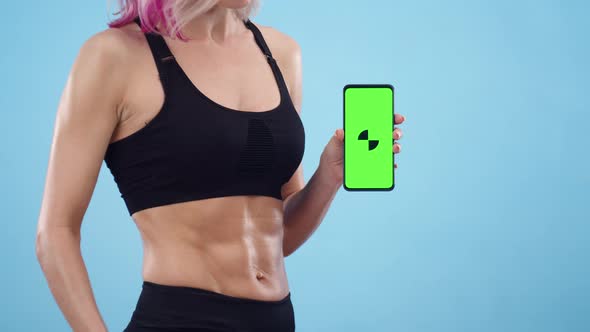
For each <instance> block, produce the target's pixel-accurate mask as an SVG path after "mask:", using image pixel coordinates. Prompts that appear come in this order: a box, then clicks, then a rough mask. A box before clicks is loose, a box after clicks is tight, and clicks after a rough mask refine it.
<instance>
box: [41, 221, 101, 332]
mask: <svg viewBox="0 0 590 332" xmlns="http://www.w3.org/2000/svg"><path fill="white" fill-rule="evenodd" d="M36 251H37V259H38V261H39V264H40V265H41V268H42V270H43V273H44V274H45V278H46V279H47V282H48V285H49V288H50V290H51V292H52V294H53V296H54V298H55V300H56V302H57V304H58V306H59V307H60V309H61V311H62V313H63V314H64V316H65V318H66V320H67V321H68V323H69V324H70V326H71V328H72V330H73V331H74V332H104V331H107V328H106V326H105V324H104V321H103V320H102V317H101V316H100V313H99V311H98V308H97V305H96V302H95V299H94V295H93V293H92V289H91V285H90V280H89V278H88V272H87V270H86V266H85V264H84V261H83V259H82V254H81V250H80V234H79V232H75V231H73V230H71V229H69V228H67V227H61V228H53V229H51V230H45V231H43V232H40V233H39V234H38V235H37V243H36Z"/></svg>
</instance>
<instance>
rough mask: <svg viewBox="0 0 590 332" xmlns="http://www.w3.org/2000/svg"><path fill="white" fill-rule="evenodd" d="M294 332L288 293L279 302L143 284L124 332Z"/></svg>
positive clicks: (202, 290) (181, 287)
mask: <svg viewBox="0 0 590 332" xmlns="http://www.w3.org/2000/svg"><path fill="white" fill-rule="evenodd" d="M193 331H194V332H201V331H202V332H209V331H211V332H212V331H236V332H237V331H240V332H246V331H277V332H283V331H284V332H292V331H295V317H294V312H293V304H292V303H291V293H289V294H287V296H285V298H284V299H282V300H278V301H264V300H256V299H248V298H241V297H234V296H229V295H225V294H221V293H217V292H214V291H210V290H206V289H201V288H193V287H185V286H169V285H161V284H156V283H153V282H149V281H144V282H143V285H142V290H141V294H140V295H139V300H138V301H137V305H136V307H135V311H134V312H133V316H132V317H131V321H130V322H129V325H127V328H125V330H124V331H123V332H193Z"/></svg>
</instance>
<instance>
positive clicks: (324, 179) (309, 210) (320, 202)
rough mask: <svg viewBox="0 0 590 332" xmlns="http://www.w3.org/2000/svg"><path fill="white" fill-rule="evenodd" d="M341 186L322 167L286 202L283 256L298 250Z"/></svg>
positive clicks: (316, 225) (321, 218) (322, 216)
mask: <svg viewBox="0 0 590 332" xmlns="http://www.w3.org/2000/svg"><path fill="white" fill-rule="evenodd" d="M341 185H342V182H341V181H339V180H335V179H333V177H331V176H330V175H329V174H328V173H327V172H326V171H324V168H323V167H322V166H321V165H320V166H319V167H318V168H317V169H316V171H315V173H314V174H313V175H312V177H311V178H310V180H309V181H308V182H307V184H306V185H305V187H304V188H303V189H301V190H300V191H298V192H296V193H294V194H293V195H291V196H289V197H288V198H287V200H286V201H285V202H284V213H283V220H284V236H283V256H285V257H287V256H289V255H290V254H292V253H293V252H294V251H295V250H297V248H299V247H300V246H301V245H302V244H303V243H304V242H305V241H307V239H308V238H309V237H310V236H311V235H312V234H313V233H314V232H315V230H316V229H317V228H318V226H319V225H320V223H321V222H322V220H323V219H324V216H325V215H326V213H327V212H328V209H329V208H330V205H331V204H332V201H333V199H334V197H335V196H336V193H337V192H338V189H339V188H340V186H341Z"/></svg>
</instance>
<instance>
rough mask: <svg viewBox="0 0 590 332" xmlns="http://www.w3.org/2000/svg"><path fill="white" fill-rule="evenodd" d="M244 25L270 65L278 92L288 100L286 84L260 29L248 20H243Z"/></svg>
mask: <svg viewBox="0 0 590 332" xmlns="http://www.w3.org/2000/svg"><path fill="white" fill-rule="evenodd" d="M244 24H245V25H246V27H247V28H248V29H250V30H251V31H252V33H253V34H254V39H255V40H256V44H258V47H260V49H261V50H262V53H264V55H265V56H266V60H267V61H268V63H269V64H270V67H271V69H272V71H273V73H274V75H275V78H276V80H277V83H278V84H279V88H280V89H279V90H280V91H281V93H282V94H283V97H285V98H288V97H289V89H288V88H287V84H286V83H285V80H284V78H283V75H282V74H281V70H280V68H279V66H278V64H277V61H276V60H275V59H274V58H273V56H272V53H271V52H270V48H269V47H268V45H267V44H266V41H265V40H264V37H263V36H262V32H260V29H258V27H256V25H254V23H252V21H250V19H247V20H245V21H244Z"/></svg>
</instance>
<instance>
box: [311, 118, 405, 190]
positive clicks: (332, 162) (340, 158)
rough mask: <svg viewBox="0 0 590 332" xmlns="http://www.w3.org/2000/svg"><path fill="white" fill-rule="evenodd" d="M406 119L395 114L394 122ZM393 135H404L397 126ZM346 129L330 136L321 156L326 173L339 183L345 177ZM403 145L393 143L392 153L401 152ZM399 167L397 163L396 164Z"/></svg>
mask: <svg viewBox="0 0 590 332" xmlns="http://www.w3.org/2000/svg"><path fill="white" fill-rule="evenodd" d="M405 120H406V117H405V116H403V115H401V114H395V119H394V124H401V123H403V122H404V121H405ZM392 137H393V139H394V140H399V139H400V138H401V137H402V130H401V129H400V128H397V127H395V128H394V129H393V133H392ZM343 141H344V130H343V129H342V128H339V129H337V130H336V132H335V133H334V135H333V136H332V137H331V138H330V141H329V142H328V144H327V145H326V147H325V148H324V151H323V152H322V155H321V157H320V166H319V168H322V170H323V172H324V173H325V174H328V175H329V176H330V177H331V178H332V180H334V181H335V182H338V183H342V180H343V178H344V168H343V163H344V142H343ZM401 149H402V147H401V145H400V144H399V143H395V142H394V144H393V151H392V153H399V152H400V151H401ZM394 167H395V168H397V163H396V164H394Z"/></svg>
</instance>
